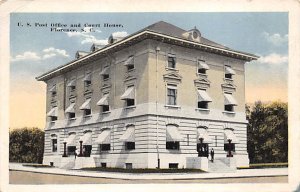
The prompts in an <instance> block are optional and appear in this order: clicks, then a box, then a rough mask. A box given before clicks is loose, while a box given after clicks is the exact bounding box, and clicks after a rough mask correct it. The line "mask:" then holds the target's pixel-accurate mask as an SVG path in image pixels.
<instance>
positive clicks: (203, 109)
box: [195, 108, 210, 111]
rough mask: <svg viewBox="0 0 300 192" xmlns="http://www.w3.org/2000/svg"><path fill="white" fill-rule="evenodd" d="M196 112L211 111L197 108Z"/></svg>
mask: <svg viewBox="0 0 300 192" xmlns="http://www.w3.org/2000/svg"><path fill="white" fill-rule="evenodd" d="M195 110H196V111H210V109H204V108H196V109H195Z"/></svg>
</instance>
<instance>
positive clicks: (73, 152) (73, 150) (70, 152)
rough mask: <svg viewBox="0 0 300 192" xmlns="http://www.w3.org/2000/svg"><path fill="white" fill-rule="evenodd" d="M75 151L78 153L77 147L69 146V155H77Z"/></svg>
mask: <svg viewBox="0 0 300 192" xmlns="http://www.w3.org/2000/svg"><path fill="white" fill-rule="evenodd" d="M75 151H76V146H68V155H75ZM77 155H78V154H77Z"/></svg>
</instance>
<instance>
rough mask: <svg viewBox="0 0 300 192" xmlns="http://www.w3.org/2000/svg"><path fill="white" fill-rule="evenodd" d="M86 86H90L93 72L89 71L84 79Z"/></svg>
mask: <svg viewBox="0 0 300 192" xmlns="http://www.w3.org/2000/svg"><path fill="white" fill-rule="evenodd" d="M83 82H84V86H85V87H89V86H90V85H91V84H92V74H91V73H87V74H86V75H85V77H84V79H83Z"/></svg>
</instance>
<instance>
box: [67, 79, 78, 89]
mask: <svg viewBox="0 0 300 192" xmlns="http://www.w3.org/2000/svg"><path fill="white" fill-rule="evenodd" d="M67 87H69V90H70V92H74V91H75V89H76V80H75V79H72V80H71V81H70V82H69V83H68V84H67Z"/></svg>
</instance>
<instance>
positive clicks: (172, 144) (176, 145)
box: [166, 141, 180, 150]
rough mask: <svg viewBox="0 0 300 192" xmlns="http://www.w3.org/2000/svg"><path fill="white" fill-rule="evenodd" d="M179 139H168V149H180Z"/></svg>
mask: <svg viewBox="0 0 300 192" xmlns="http://www.w3.org/2000/svg"><path fill="white" fill-rule="evenodd" d="M179 146H180V145H179V141H167V142H166V149H173V150H179V148H180V147H179Z"/></svg>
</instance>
